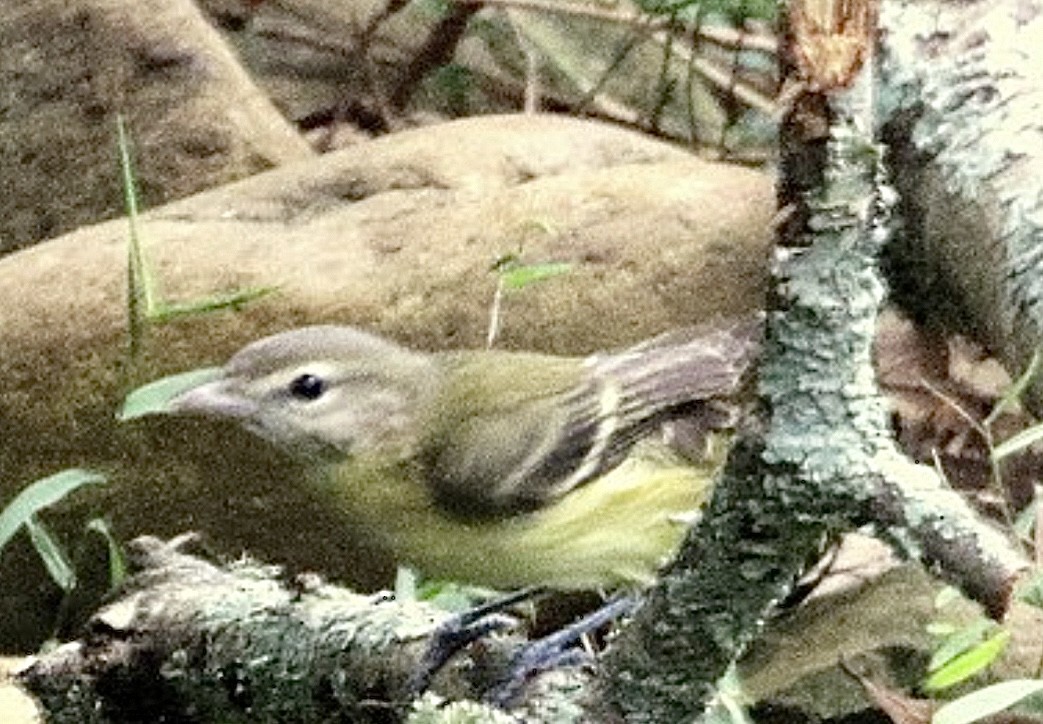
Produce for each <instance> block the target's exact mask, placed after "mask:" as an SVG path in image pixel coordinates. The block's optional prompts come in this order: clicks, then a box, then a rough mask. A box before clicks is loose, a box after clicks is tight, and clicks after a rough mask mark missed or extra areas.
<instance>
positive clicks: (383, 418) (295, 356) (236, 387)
mask: <svg viewBox="0 0 1043 724" xmlns="http://www.w3.org/2000/svg"><path fill="white" fill-rule="evenodd" d="M437 378H438V370H437V368H436V365H435V364H434V363H433V361H432V359H431V358H430V357H428V356H426V355H423V354H418V353H415V352H412V351H410V350H407V349H404V348H402V347H400V346H398V345H396V344H394V343H392V342H389V341H388V340H385V339H382V338H380V337H377V336H374V335H371V334H367V333H365V332H362V331H360V330H358V329H355V328H353V327H339V326H313V327H303V328H300V329H295V330H292V331H289V332H283V333H281V334H276V335H273V336H271V337H265V338H264V339H261V340H258V341H256V342H253V343H252V344H249V345H247V346H246V347H244V348H243V349H242V350H240V351H239V352H237V353H236V354H235V355H234V356H233V357H232V358H231V359H230V360H229V361H228V363H227V364H226V365H225V366H224V367H220V368H207V369H202V370H195V371H193V372H188V373H184V374H181V375H175V376H173V377H167V378H164V379H162V380H158V381H156V382H153V383H150V384H148V385H145V386H144V387H141V388H139V389H137V390H135V391H134V392H132V393H131V394H130V395H129V396H128V397H127V399H126V401H125V403H124V406H123V410H122V412H121V414H120V417H121V419H131V418H135V417H140V416H142V415H149V414H164V413H165V414H201V415H206V416H211V417H220V418H229V419H234V420H236V421H238V422H240V423H241V424H242V425H243V426H244V427H246V428H247V429H249V430H251V431H252V432H254V433H256V434H258V435H260V436H262V437H264V438H266V439H268V440H270V441H272V442H274V443H276V444H278V445H279V446H281V447H284V448H286V449H288V450H290V451H291V452H295V453H299V454H303V455H323V456H331V457H343V456H346V455H350V454H353V453H355V452H357V451H360V450H367V451H370V450H377V449H383V448H386V447H388V448H391V447H398V448H401V447H405V446H408V444H409V441H410V440H411V439H412V435H411V433H412V432H413V430H412V428H413V425H414V423H415V420H416V415H417V412H418V410H419V408H420V405H421V404H422V402H423V400H424V398H425V397H426V396H427V395H428V394H429V392H430V390H432V389H433V388H434V387H435V386H436V384H437V382H438V379H437Z"/></svg>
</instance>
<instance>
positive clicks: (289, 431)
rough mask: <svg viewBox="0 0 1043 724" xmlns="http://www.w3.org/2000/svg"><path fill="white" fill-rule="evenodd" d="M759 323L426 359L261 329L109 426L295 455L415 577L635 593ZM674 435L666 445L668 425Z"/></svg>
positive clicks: (326, 332) (649, 575)
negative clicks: (695, 449) (189, 433)
mask: <svg viewBox="0 0 1043 724" xmlns="http://www.w3.org/2000/svg"><path fill="white" fill-rule="evenodd" d="M760 328H761V320H760V319H759V318H743V319H740V320H731V321H727V322H718V323H716V324H713V325H704V326H702V327H695V328H682V329H678V330H672V331H670V332H667V333H665V334H662V335H660V336H658V337H655V338H652V339H650V340H646V341H645V342H642V343H640V344H637V345H634V346H631V347H627V348H624V349H621V350H617V351H612V352H602V353H596V354H592V355H589V356H587V357H568V356H555V355H550V354H541V353H535V352H522V351H508V350H500V349H476V350H449V351H436V352H424V351H417V350H412V349H409V348H407V347H405V346H402V345H399V344H397V343H396V342H394V341H392V340H390V339H388V338H385V337H382V336H379V335H376V334H373V333H370V332H367V331H364V330H362V329H359V328H357V327H351V326H339V325H313V326H307V327H301V328H296V329H291V330H288V331H284V332H280V333H277V334H274V335H272V336H269V337H265V338H262V339H259V340H257V341H255V342H252V343H250V344H248V345H247V346H245V347H244V348H242V349H241V350H240V351H239V352H237V353H235V354H234V355H233V356H232V357H231V358H230V359H229V360H228V362H227V363H226V364H225V365H223V366H221V367H210V368H204V369H198V370H193V371H191V372H188V373H182V374H179V375H174V376H172V377H167V378H163V379H160V380H158V381H155V382H152V383H149V384H147V385H145V386H143V387H140V388H138V389H137V390H135V391H133V392H131V393H130V395H128V396H127V398H126V399H125V401H124V406H123V409H122V412H121V413H120V414H121V417H122V418H123V419H125V420H129V419H134V418H138V417H142V416H145V415H152V414H168V415H203V416H208V417H216V418H223V419H226V420H229V421H233V422H234V423H236V424H240V425H242V426H244V427H245V428H246V429H248V430H250V431H251V432H253V433H255V434H257V435H259V436H261V437H262V438H264V439H266V440H268V441H270V442H271V443H273V444H275V445H277V446H278V447H281V448H283V449H284V450H286V451H287V452H289V453H290V454H292V455H294V456H297V457H299V458H301V459H302V460H303V461H305V462H306V463H307V465H305V466H303V467H304V468H305V469H306V471H307V472H306V473H304V474H303V477H304V478H306V479H307V484H308V485H311V486H313V488H314V489H315V490H316V491H317V493H318V494H319V495H321V496H323V498H324V500H326V501H327V502H328V503H329V505H331V506H334V507H335V508H336V509H337V510H338V511H339V512H340V513H341V515H342V516H343V519H344V521H345V525H351V526H354V527H355V531H354V532H355V534H363V535H366V536H371V537H372V539H373V540H375V541H377V542H378V543H380V544H381V545H382V546H383V547H384V548H386V550H387V551H388V552H390V553H391V555H392V556H393V557H394V558H395V559H396V560H397V561H398V562H399V563H400V564H402V565H408V566H411V567H413V568H414V569H416V570H418V571H419V572H420V573H421V574H422V575H424V576H425V577H426V578H429V579H440V580H452V581H457V582H461V583H467V584H471V585H474V586H483V587H488V588H494V589H500V590H507V589H518V588H524V587H538V588H542V589H558V590H566V591H567V590H599V591H606V590H615V589H620V588H624V589H632V588H635V587H642V586H647V585H649V584H650V583H651V582H652V581H654V580H655V577H656V574H657V572H658V571H659V569H660V568H661V566H662V565H663V564H664V563H665V562H667V561H668V560H669V559H670V558H671V557H672V555H673V554H674V553H675V552H676V550H677V548H678V547H679V545H680V543H681V540H682V538H683V536H684V534H685V532H686V530H687V528H688V527H689V526H690V524H691V522H692V520H693V519H694V516H697V515H698V511H699V509H700V506H701V505H702V504H703V503H704V501H705V500H706V499H707V497H708V495H709V490H710V486H711V482H712V477H713V474H714V471H715V470H716V469H717V467H718V466H719V460H720V454H712V455H707V454H706V451H705V450H700V451H699V452H700V454H698V455H693V454H691V451H690V450H683V449H682V446H679V445H678V444H677V438H678V437H681V438H685V437H686V435H685V434H684V433H685V432H686V431H692V430H694V431H695V432H694V434H692V435H688V436H687V437H688V438H691V439H695V440H698V441H700V442H701V443H705V441H706V440H716V439H718V436H717V435H716V434H711V433H709V432H708V431H710V430H716V429H723V428H727V427H729V426H731V425H732V424H733V423H734V414H733V413H734V409H735V408H734V405H733V404H732V403H731V402H730V401H731V400H733V399H734V397H735V396H736V395H737V394H738V392H739V390H740V389H741V388H742V387H743V386H744V384H746V383H747V382H748V379H749V370H750V368H751V361H752V359H753V358H754V357H755V355H756V352H757V348H758V345H759V340H760ZM671 433H672V434H673V435H674V439H670V434H671Z"/></svg>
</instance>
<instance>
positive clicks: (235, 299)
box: [149, 287, 278, 324]
mask: <svg viewBox="0 0 1043 724" xmlns="http://www.w3.org/2000/svg"><path fill="white" fill-rule="evenodd" d="M275 291H278V287H250V288H248V289H241V290H239V291H235V292H230V293H228V294H218V295H215V296H212V297H204V298H203V299H198V300H196V301H192V302H180V303H177V304H160V305H159V306H158V307H157V308H156V309H154V310H153V311H152V313H151V314H149V321H150V322H154V323H156V324H163V323H165V322H169V321H171V320H174V319H178V318H180V317H189V316H192V315H196V314H206V313H207V312H216V311H220V310H222V309H238V308H239V307H242V306H243V305H244V304H247V303H249V302H252V301H254V300H255V299H260V298H261V297H264V296H267V295H269V294H271V293H273V292H275Z"/></svg>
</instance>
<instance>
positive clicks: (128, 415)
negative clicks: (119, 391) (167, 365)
mask: <svg viewBox="0 0 1043 724" xmlns="http://www.w3.org/2000/svg"><path fill="white" fill-rule="evenodd" d="M220 374H221V368H220V367H204V368H202V369H198V370H192V371H190V372H182V373H181V374H177V375H170V376H169V377H163V378H162V379H158V380H156V381H154V382H149V383H148V384H147V385H142V386H141V387H139V388H137V389H136V390H133V391H132V392H131V393H130V394H129V395H127V397H126V399H124V400H123V407H122V409H120V411H119V412H118V413H116V419H117V420H119V421H120V422H126V421H127V420H133V419H135V418H138V417H144V416H145V415H162V414H164V413H166V412H169V411H170V410H169V408H168V405H169V403H170V401H171V400H172V399H173V398H174V397H176V396H177V395H179V394H181V393H182V392H185V391H186V390H190V389H192V388H193V387H197V386H199V385H201V384H203V383H205V382H210V381H211V380H214V379H217V377H218V376H220Z"/></svg>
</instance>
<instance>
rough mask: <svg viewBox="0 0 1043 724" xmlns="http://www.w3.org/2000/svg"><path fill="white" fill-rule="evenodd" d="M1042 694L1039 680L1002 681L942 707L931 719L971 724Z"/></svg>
mask: <svg viewBox="0 0 1043 724" xmlns="http://www.w3.org/2000/svg"><path fill="white" fill-rule="evenodd" d="M1041 691H1043V681H1040V680H1039V679H1011V680H1009V681H1001V682H1000V683H998V684H993V685H991V686H986V687H984V688H981V689H978V690H977V691H972V692H971V693H970V694H967V695H966V696H961V697H960V698H959V699H956V700H954V701H950V702H949V703H948V704H945V705H944V706H942V707H940V708H939V709H938V711H936V712H935V713H934V716H933V717H931V724H971V722H976V721H982V720H983V719H984V718H985V717H988V716H991V715H993V714H998V713H999V712H1001V711H1004V710H1006V709H1009V708H1010V707H1012V706H1014V705H1015V704H1017V703H1018V702H1020V701H1022V700H1023V699H1026V698H1028V697H1030V696H1032V695H1033V694H1038V693H1040V692H1041Z"/></svg>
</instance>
